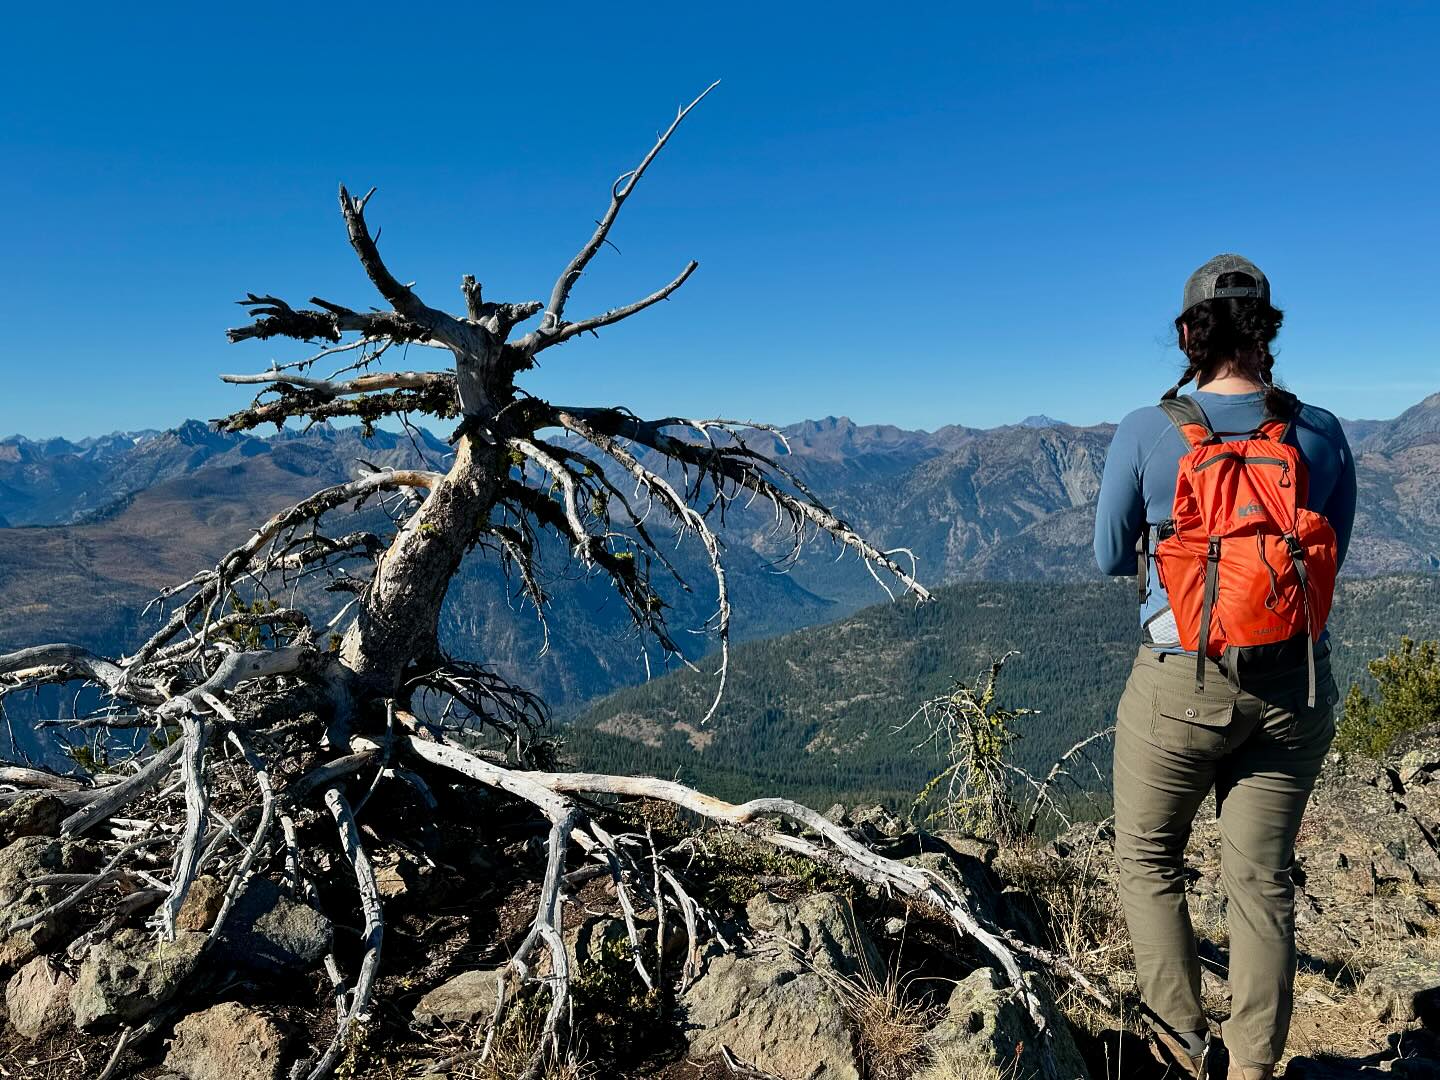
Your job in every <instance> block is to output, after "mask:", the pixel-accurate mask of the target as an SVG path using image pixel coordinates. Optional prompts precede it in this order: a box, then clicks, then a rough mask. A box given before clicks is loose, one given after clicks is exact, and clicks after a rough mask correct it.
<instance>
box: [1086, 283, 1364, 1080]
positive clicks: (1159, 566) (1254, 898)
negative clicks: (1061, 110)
mask: <svg viewBox="0 0 1440 1080" xmlns="http://www.w3.org/2000/svg"><path fill="white" fill-rule="evenodd" d="M1282 317H1283V316H1282V313H1281V312H1280V311H1279V310H1278V309H1277V308H1275V307H1274V306H1273V305H1272V304H1271V303H1270V285H1269V282H1268V281H1267V280H1266V278H1265V275H1264V274H1262V273H1261V272H1260V270H1259V268H1258V267H1256V266H1255V265H1254V264H1253V263H1251V262H1249V261H1248V260H1246V259H1243V258H1241V257H1240V256H1238V255H1219V256H1217V257H1215V258H1214V259H1211V260H1210V261H1209V262H1207V263H1206V264H1205V265H1204V266H1202V267H1200V269H1198V270H1196V271H1195V273H1194V274H1192V275H1191V276H1190V279H1189V280H1188V281H1187V282H1186V283H1185V291H1184V296H1183V300H1182V302H1181V312H1180V315H1179V317H1178V318H1176V320H1175V328H1176V331H1177V333H1178V338H1179V345H1180V349H1181V351H1182V352H1183V353H1184V354H1185V356H1186V359H1187V361H1188V362H1187V365H1186V367H1185V371H1184V374H1183V375H1182V376H1181V378H1180V381H1179V383H1177V384H1176V386H1175V387H1174V388H1172V389H1171V390H1170V391H1169V392H1168V393H1167V394H1166V395H1165V397H1164V398H1163V399H1162V400H1161V403H1160V404H1159V405H1158V406H1149V407H1147V408H1143V409H1138V410H1136V411H1135V412H1132V413H1131V414H1130V415H1129V416H1127V417H1125V419H1124V420H1122V421H1121V423H1120V426H1119V427H1118V428H1117V429H1116V432H1115V437H1114V441H1113V442H1112V443H1111V446H1110V452H1109V456H1108V457H1107V458H1106V461H1105V473H1104V479H1103V481H1102V483H1101V488H1100V500H1099V507H1098V512H1097V517H1096V522H1095V556H1096V559H1097V560H1098V562H1099V564H1100V568H1101V569H1102V570H1103V571H1104V572H1106V573H1107V574H1115V575H1121V574H1135V573H1136V572H1137V569H1138V571H1139V574H1138V593H1139V596H1140V619H1141V626H1142V641H1143V643H1142V645H1141V647H1140V650H1139V653H1138V655H1137V656H1136V657H1135V663H1134V667H1133V668H1132V670H1131V673H1130V677H1129V681H1128V682H1127V683H1126V686H1125V691H1124V694H1123V695H1122V696H1121V698H1120V704H1119V707H1118V710H1117V726H1116V734H1115V851H1116V857H1117V859H1118V861H1119V869H1120V895H1121V901H1122V903H1123V906H1124V909H1125V919H1126V922H1127V924H1128V925H1129V929H1130V937H1131V941H1132V942H1133V944H1134V950H1135V969H1136V973H1137V976H1138V978H1139V985H1140V992H1141V995H1142V997H1143V999H1144V1004H1145V1009H1146V1013H1147V1016H1148V1018H1149V1020H1150V1023H1151V1025H1152V1027H1153V1028H1154V1031H1153V1037H1152V1044H1151V1045H1152V1049H1153V1050H1155V1052H1156V1054H1157V1056H1158V1057H1160V1058H1161V1060H1162V1061H1166V1062H1167V1063H1169V1064H1173V1065H1175V1066H1177V1067H1178V1068H1179V1069H1180V1070H1182V1071H1183V1072H1184V1073H1186V1074H1188V1075H1190V1076H1196V1077H1199V1076H1203V1075H1204V1072H1205V1065H1206V1055H1207V1052H1208V1050H1209V1045H1210V1036H1209V1031H1208V1025H1207V1023H1206V1019H1205V1015H1204V1013H1203V1012H1202V1011H1201V1008H1200V964H1199V959H1198V957H1197V954H1196V942H1195V936H1194V932H1193V930H1192V928H1191V925H1190V915H1189V910H1188V908H1187V907H1186V903H1185V873H1184V851H1185V844H1186V841H1187V839H1188V838H1189V835H1190V826H1191V822H1192V820H1193V819H1194V817H1195V813H1196V811H1197V810H1198V809H1199V807H1200V804H1201V801H1202V800H1203V799H1204V798H1205V796H1206V794H1207V793H1208V792H1209V791H1210V789H1211V788H1212V787H1213V788H1214V790H1215V802H1216V811H1217V814H1218V816H1219V821H1220V833H1221V838H1222V840H1221V858H1222V867H1221V877H1222V881H1223V883H1224V889H1225V896H1226V899H1227V906H1226V913H1227V919H1228V923H1229V938H1230V989H1231V1011H1230V1017H1229V1018H1228V1019H1227V1020H1225V1021H1224V1025H1223V1030H1222V1034H1223V1038H1224V1041H1225V1046H1226V1049H1227V1050H1228V1052H1229V1055H1230V1073H1229V1075H1230V1077H1231V1078H1233V1080H1265V1078H1267V1077H1270V1076H1272V1075H1273V1073H1274V1067H1275V1063H1276V1062H1277V1061H1279V1059H1280V1056H1281V1053H1282V1052H1283V1050H1284V1048H1285V1037H1286V1033H1287V1032H1288V1030H1289V1026H1290V1013H1291V1007H1292V997H1293V990H1294V981H1295V915H1294V906H1295V892H1294V884H1293V882H1292V880H1291V863H1292V861H1293V858H1294V847H1295V834H1296V832H1297V831H1298V829H1299V827H1300V818H1301V815H1302V814H1303V813H1304V810H1305V802H1306V800H1307V799H1308V798H1309V795H1310V789H1311V787H1312V786H1313V785H1314V782H1315V777H1316V775H1317V774H1318V773H1319V771H1320V766H1321V763H1322V762H1323V761H1324V759H1325V754H1326V751H1327V750H1328V749H1329V746H1330V742H1331V739H1332V738H1333V737H1334V734H1335V723H1334V708H1335V703H1336V699H1337V697H1338V695H1337V692H1336V689H1335V682H1334V680H1333V678H1332V677H1331V674H1330V665H1329V653H1330V649H1329V646H1328V645H1327V643H1326V641H1325V636H1324V624H1325V619H1326V616H1327V615H1328V612H1329V607H1330V598H1331V594H1332V591H1333V587H1334V578H1335V572H1336V570H1337V569H1338V566H1339V564H1340V562H1341V561H1343V559H1344V557H1345V549H1346V547H1347V545H1348V543H1349V540H1350V531H1351V525H1352V523H1353V520H1354V515H1355V467H1354V462H1353V461H1352V460H1351V456H1350V448H1349V446H1348V445H1347V443H1346V441H1345V435H1344V433H1343V432H1342V431H1341V428H1340V424H1339V422H1338V421H1337V420H1336V419H1335V417H1334V416H1333V415H1332V414H1330V413H1328V412H1326V411H1325V410H1323V409H1319V408H1316V407H1315V406H1313V405H1309V404H1302V403H1301V402H1299V401H1298V400H1297V399H1296V398H1295V397H1294V396H1293V395H1291V394H1288V393H1286V392H1285V391H1284V390H1282V389H1281V388H1280V387H1279V386H1278V385H1277V384H1276V382H1275V379H1274V375H1273V368H1274V364H1275V358H1274V355H1273V353H1272V351H1271V343H1272V342H1273V341H1274V339H1275V335H1276V334H1277V333H1278V332H1279V330H1280V323H1281V319H1282ZM1191 380H1194V382H1195V391H1194V393H1192V394H1189V395H1183V396H1182V395H1180V394H1179V389H1180V387H1182V386H1184V385H1185V384H1186V383H1188V382H1190V381H1191Z"/></svg>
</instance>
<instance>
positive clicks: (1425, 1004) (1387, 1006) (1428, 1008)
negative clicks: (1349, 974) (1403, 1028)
mask: <svg viewBox="0 0 1440 1080" xmlns="http://www.w3.org/2000/svg"><path fill="white" fill-rule="evenodd" d="M1360 994H1361V997H1362V999H1363V1000H1364V1001H1365V1003H1366V1005H1367V1006H1368V1007H1369V1009H1370V1012H1371V1014H1372V1015H1373V1016H1374V1017H1375V1019H1377V1020H1386V1021H1392V1022H1396V1023H1409V1022H1410V1021H1412V1020H1416V1019H1420V1018H1421V1017H1426V1018H1429V1017H1431V1016H1433V1015H1434V1014H1435V1012H1436V1007H1435V1006H1436V999H1437V997H1440V960H1436V959H1434V958H1432V957H1427V956H1423V955H1419V954H1418V953H1417V954H1414V955H1411V956H1406V957H1402V958H1401V959H1398V960H1393V961H1391V962H1390V963H1387V964H1381V965H1380V966H1378V967H1375V968H1372V969H1371V970H1370V971H1369V973H1368V974H1366V976H1365V981H1364V982H1363V983H1362V984H1361V985H1360Z"/></svg>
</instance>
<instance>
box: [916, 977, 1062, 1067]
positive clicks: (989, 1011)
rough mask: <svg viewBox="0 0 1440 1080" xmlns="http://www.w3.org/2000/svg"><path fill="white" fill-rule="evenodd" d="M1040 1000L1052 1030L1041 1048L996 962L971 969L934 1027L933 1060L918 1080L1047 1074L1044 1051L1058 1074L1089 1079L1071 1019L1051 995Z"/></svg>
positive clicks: (1029, 1020) (1021, 1007)
mask: <svg viewBox="0 0 1440 1080" xmlns="http://www.w3.org/2000/svg"><path fill="white" fill-rule="evenodd" d="M1042 1000H1043V1001H1044V1008H1045V1012H1046V1013H1047V1015H1046V1028H1047V1029H1048V1032H1049V1036H1048V1038H1047V1039H1044V1040H1043V1043H1044V1044H1045V1045H1044V1046H1043V1049H1042V1039H1041V1037H1040V1036H1039V1035H1038V1034H1037V1033H1036V1031H1035V1028H1034V1025H1033V1022H1032V1021H1031V1019H1030V1014H1029V1010H1027V1009H1026V1007H1025V1003H1024V1002H1023V1001H1022V1000H1021V999H1020V993H1019V991H1018V990H1017V989H1016V988H1014V987H1011V986H1006V985H1005V984H1004V979H1003V977H1002V976H1001V975H1000V974H999V973H998V972H997V971H995V969H994V968H988V967H985V968H977V969H976V970H974V971H972V972H971V973H970V974H969V975H967V976H966V977H965V978H964V979H962V980H960V982H958V983H957V984H956V985H955V989H954V991H952V992H951V994H950V1001H949V1004H948V1006H947V1008H946V1017H945V1019H944V1020H943V1021H941V1023H940V1024H939V1025H938V1026H937V1027H936V1028H935V1029H934V1030H933V1031H931V1033H930V1050H931V1058H930V1061H929V1062H928V1063H927V1064H926V1065H925V1066H924V1067H923V1068H922V1069H921V1070H920V1071H919V1072H917V1073H916V1074H915V1077H914V1080H954V1078H955V1077H958V1076H985V1075H994V1076H1002V1075H1003V1076H1004V1077H1006V1078H1007V1080H1009V1078H1013V1080H1031V1078H1032V1077H1040V1076H1042V1075H1044V1072H1043V1067H1042V1061H1043V1058H1042V1053H1046V1052H1048V1055H1049V1056H1050V1057H1051V1059H1052V1060H1053V1062H1054V1064H1055V1076H1056V1078H1057V1080H1088V1078H1089V1075H1090V1074H1089V1072H1088V1070H1087V1069H1086V1068H1085V1059H1084V1058H1083V1057H1081V1056H1080V1051H1079V1049H1078V1048H1077V1047H1076V1046H1075V1039H1074V1037H1073V1036H1072V1035H1071V1033H1070V1027H1069V1025H1068V1024H1067V1023H1066V1022H1065V1019H1064V1018H1063V1017H1062V1016H1061V1015H1060V1014H1059V1011H1058V1010H1057V1009H1055V1008H1054V1007H1053V1006H1052V1005H1051V1004H1050V1003H1049V1000H1048V999H1047V998H1042Z"/></svg>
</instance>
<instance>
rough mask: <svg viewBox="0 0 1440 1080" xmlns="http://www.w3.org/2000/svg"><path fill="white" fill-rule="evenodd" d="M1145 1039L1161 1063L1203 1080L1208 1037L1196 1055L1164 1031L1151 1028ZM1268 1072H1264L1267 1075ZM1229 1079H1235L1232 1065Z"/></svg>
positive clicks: (1262, 1079)
mask: <svg viewBox="0 0 1440 1080" xmlns="http://www.w3.org/2000/svg"><path fill="white" fill-rule="evenodd" d="M1149 1036H1150V1037H1149V1038H1148V1039H1147V1040H1146V1042H1148V1043H1149V1044H1150V1053H1151V1054H1153V1055H1154V1057H1155V1060H1156V1061H1158V1062H1159V1063H1160V1064H1161V1065H1165V1066H1168V1067H1170V1068H1173V1069H1178V1070H1179V1071H1180V1074H1181V1075H1182V1076H1188V1077H1189V1078H1190V1080H1205V1063H1206V1060H1207V1059H1208V1058H1209V1056H1210V1037H1209V1036H1208V1035H1207V1036H1206V1037H1205V1049H1204V1050H1202V1051H1200V1053H1199V1054H1198V1055H1196V1054H1191V1053H1190V1051H1189V1050H1188V1049H1187V1048H1186V1046H1185V1044H1184V1043H1182V1042H1181V1041H1180V1040H1179V1039H1177V1038H1175V1036H1173V1035H1169V1034H1167V1033H1166V1032H1163V1031H1159V1030H1155V1029H1152V1030H1151V1031H1150V1033H1149ZM1269 1075H1270V1074H1269V1073H1267V1074H1265V1077H1268V1076H1269ZM1265 1077H1254V1076H1249V1075H1246V1076H1244V1077H1242V1078H1241V1080H1265ZM1229 1080H1235V1073H1234V1067H1233V1066H1232V1067H1231V1075H1230V1078H1229Z"/></svg>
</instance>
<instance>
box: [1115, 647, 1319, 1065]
mask: <svg viewBox="0 0 1440 1080" xmlns="http://www.w3.org/2000/svg"><path fill="white" fill-rule="evenodd" d="M1319 653H1320V654H1323V655H1319V654H1317V658H1316V680H1317V682H1316V697H1315V707H1314V708H1308V707H1307V706H1306V682H1307V679H1306V671H1305V668H1303V667H1301V668H1299V669H1298V670H1296V671H1287V672H1281V673H1275V674H1272V675H1269V676H1268V677H1266V678H1263V679H1260V678H1257V679H1250V678H1248V677H1247V678H1246V679H1245V680H1244V682H1243V683H1242V685H1241V686H1240V687H1239V688H1236V687H1234V686H1232V685H1231V684H1230V683H1229V682H1228V681H1227V680H1226V677H1225V674H1224V673H1223V672H1222V671H1221V670H1220V668H1219V667H1218V666H1216V665H1215V664H1213V663H1210V662H1209V661H1207V672H1206V676H1205V689H1204V691H1203V693H1202V692H1198V691H1197V689H1196V685H1195V660H1194V658H1193V657H1187V656H1180V655H1168V656H1166V655H1161V654H1157V653H1155V652H1154V651H1152V650H1151V649H1148V648H1143V647H1142V648H1141V649H1140V653H1139V655H1138V656H1137V657H1136V658H1135V666H1134V668H1133V669H1132V670H1131V672H1130V679H1129V681H1128V682H1127V683H1126V685H1125V693H1124V695H1123V696H1122V697H1121V699H1120V707H1119V709H1118V715H1117V726H1116V731H1115V855H1116V858H1117V859H1118V861H1119V865H1120V899H1121V902H1122V904H1123V905H1124V908H1125V921H1126V922H1127V924H1128V925H1129V928H1130V939H1131V941H1132V942H1133V944H1134V948H1135V970H1136V973H1137V975H1138V977H1139V983H1140V993H1141V996H1142V997H1143V998H1144V1001H1145V1004H1146V1006H1147V1007H1148V1008H1149V1009H1150V1011H1151V1012H1153V1013H1154V1014H1155V1017H1156V1018H1157V1019H1158V1020H1159V1021H1160V1022H1161V1023H1163V1024H1164V1025H1166V1026H1168V1027H1170V1028H1172V1029H1173V1030H1174V1031H1177V1032H1188V1031H1204V1030H1205V1028H1206V1026H1207V1025H1206V1022H1205V1016H1204V1013H1203V1012H1202V1011H1201V1008H1200V963H1199V958H1198V957H1197V955H1196V943H1195V935H1194V931H1193V930H1192V929H1191V925H1190V912H1189V909H1188V907H1187V906H1186V903H1185V865H1184V854H1185V844H1186V842H1187V841H1188V840H1189V837H1190V826H1191V822H1192V821H1193V820H1194V817H1195V813H1196V811H1197V810H1198V809H1199V807H1200V804H1201V802H1202V801H1203V800H1204V798H1205V796H1206V794H1207V793H1208V792H1209V790H1210V788H1211V787H1212V786H1213V787H1214V789H1215V799H1216V807H1217V812H1218V815H1219V819H1220V835H1221V853H1220V854H1221V880H1222V882H1223V884H1224V889H1225V896H1226V915H1227V921H1228V924H1229V936H1230V990H1231V1006H1230V1018H1229V1019H1228V1020H1227V1021H1225V1023H1224V1038H1225V1045H1226V1047H1227V1049H1228V1050H1229V1051H1230V1054H1231V1057H1232V1058H1234V1059H1239V1060H1240V1061H1241V1062H1243V1063H1246V1064H1251V1065H1270V1064H1273V1063H1274V1062H1277V1061H1279V1059H1280V1055H1281V1052H1282V1051H1283V1050H1284V1048H1285V1037H1286V1035H1287V1033H1288V1032H1289V1028H1290V1011H1291V1005H1292V998H1293V992H1294V985H1295V885H1294V882H1293V880H1292V879H1291V876H1290V874H1291V864H1292V862H1293V860H1294V854H1295V834H1296V832H1297V831H1298V830H1299V828H1300V817H1301V815H1302V814H1303V813H1304V812H1305V803H1306V800H1307V799H1308V798H1309V797H1310V789H1311V788H1312V787H1313V786H1314V783H1315V777H1316V776H1317V775H1318V774H1319V772H1320V766H1321V764H1322V763H1323V762H1324V760H1325V754H1326V752H1327V751H1328V750H1329V748H1330V742H1331V740H1332V739H1333V738H1334V736H1335V723H1334V706H1335V701H1336V698H1337V696H1338V695H1337V693H1336V689H1335V681H1334V679H1333V678H1332V676H1331V674H1330V662H1329V649H1328V647H1327V646H1323V645H1322V646H1321V648H1320V650H1319Z"/></svg>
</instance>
